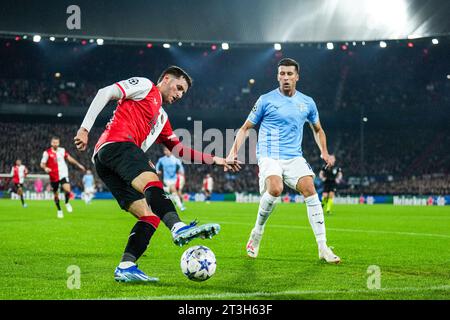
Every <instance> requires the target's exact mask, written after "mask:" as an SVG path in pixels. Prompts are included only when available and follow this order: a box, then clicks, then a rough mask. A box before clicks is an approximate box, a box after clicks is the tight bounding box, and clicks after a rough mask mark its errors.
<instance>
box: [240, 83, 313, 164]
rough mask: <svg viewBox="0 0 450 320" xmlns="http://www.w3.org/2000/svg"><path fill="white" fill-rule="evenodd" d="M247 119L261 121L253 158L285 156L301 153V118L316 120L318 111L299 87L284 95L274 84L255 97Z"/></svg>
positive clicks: (256, 122) (303, 121)
mask: <svg viewBox="0 0 450 320" xmlns="http://www.w3.org/2000/svg"><path fill="white" fill-rule="evenodd" d="M247 120H248V121H250V122H251V123H253V124H254V125H257V124H261V125H260V128H259V132H258V143H257V145H256V156H257V158H258V159H259V158H263V157H267V158H272V159H281V160H287V159H292V158H296V157H301V156H303V153H302V139H303V126H304V124H305V122H309V123H311V124H316V123H317V122H318V121H319V112H318V111H317V107H316V103H315V102H314V100H313V99H312V98H311V97H308V96H306V95H304V94H303V93H301V92H300V91H296V92H295V94H294V95H293V96H292V97H288V96H285V95H283V94H282V93H281V92H280V90H279V89H278V88H277V89H275V90H272V91H270V92H269V93H266V94H263V95H262V96H260V97H259V99H258V101H256V103H255V106H254V107H253V109H252V111H251V112H250V114H249V116H248V118H247Z"/></svg>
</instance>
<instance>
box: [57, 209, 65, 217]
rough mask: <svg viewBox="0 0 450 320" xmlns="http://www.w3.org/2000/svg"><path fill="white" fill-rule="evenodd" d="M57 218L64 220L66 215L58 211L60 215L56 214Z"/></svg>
mask: <svg viewBox="0 0 450 320" xmlns="http://www.w3.org/2000/svg"><path fill="white" fill-rule="evenodd" d="M56 217H58V218H59V219H62V218H64V214H63V212H62V210H58V213H57V214H56Z"/></svg>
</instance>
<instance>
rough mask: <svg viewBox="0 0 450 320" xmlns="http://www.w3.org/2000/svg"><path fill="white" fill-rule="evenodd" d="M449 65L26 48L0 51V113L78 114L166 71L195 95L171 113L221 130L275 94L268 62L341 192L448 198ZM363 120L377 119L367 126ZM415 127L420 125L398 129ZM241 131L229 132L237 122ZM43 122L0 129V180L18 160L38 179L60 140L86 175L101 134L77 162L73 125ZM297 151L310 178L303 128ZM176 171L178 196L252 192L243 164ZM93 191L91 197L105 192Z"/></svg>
mask: <svg viewBox="0 0 450 320" xmlns="http://www.w3.org/2000/svg"><path fill="white" fill-rule="evenodd" d="M7 41H9V43H10V44H9V45H8V46H6V45H5V43H6V42H7ZM449 54H450V46H449V44H445V43H444V42H443V43H442V44H440V45H439V46H432V45H431V44H422V45H416V46H414V48H408V47H407V46H406V45H404V46H403V45H400V44H399V45H393V46H390V47H388V48H387V49H381V48H379V46H377V45H367V46H366V47H355V48H353V47H349V48H348V49H347V50H346V51H342V50H340V49H337V50H334V51H332V50H326V49H324V48H321V49H319V48H317V47H314V46H313V47H309V46H308V47H306V46H305V47H304V48H296V49H294V48H289V47H287V48H286V49H283V51H280V52H276V51H273V49H271V48H270V49H269V48H257V47H252V48H235V49H234V50H229V51H226V52H225V51H220V50H215V51H212V50H211V49H210V48H208V47H206V48H205V47H203V48H197V47H184V46H183V47H173V48H171V49H170V50H166V49H162V48H158V47H156V46H154V47H153V48H145V47H140V46H135V45H130V46H125V45H108V46H102V47H98V46H96V45H95V44H92V45H91V44H88V45H86V46H82V45H81V44H57V43H55V44H48V47H46V48H42V47H40V46H38V45H36V44H34V43H31V42H24V41H19V42H14V41H12V40H11V41H10V40H0V68H1V70H2V74H1V76H0V105H1V104H27V105H56V106H65V107H70V108H84V109H86V108H87V107H88V106H89V104H90V102H91V101H92V99H93V97H94V96H95V94H96V92H97V90H98V89H99V88H101V87H103V86H106V85H109V84H111V83H114V82H115V81H118V80H122V79H126V78H129V77H132V76H145V77H148V78H149V79H151V80H153V81H155V82H156V80H157V78H158V76H159V73H160V72H161V71H162V70H163V69H164V68H165V67H166V66H168V65H172V64H177V65H180V66H182V67H184V68H185V69H186V70H187V71H188V72H189V73H190V74H191V76H192V77H193V78H194V85H193V87H192V89H191V90H189V92H188V94H187V95H186V96H185V98H184V99H182V100H181V101H180V102H178V103H177V105H176V108H181V109H193V110H197V112H200V113H201V112H205V110H207V112H208V113H216V114H217V117H218V118H220V117H224V116H226V112H227V110H229V109H231V110H233V111H232V112H234V110H250V109H251V107H252V106H253V104H254V103H255V101H256V100H257V98H258V97H259V95H261V94H263V93H265V92H267V91H269V90H272V89H274V88H276V87H277V82H276V63H277V61H279V60H280V59H281V58H282V57H292V58H295V59H297V60H298V61H299V62H300V82H299V84H298V89H299V90H300V91H302V92H304V93H305V94H307V95H310V96H312V97H313V98H314V100H315V101H316V104H317V106H318V109H319V113H320V114H321V115H323V116H324V117H323V119H326V120H324V121H325V123H326V124H327V125H329V126H324V127H325V131H326V133H327V137H328V140H329V149H330V151H331V152H333V153H335V154H336V158H337V165H338V166H340V167H341V168H342V169H343V172H344V179H343V182H342V184H341V185H340V187H339V190H340V192H342V193H350V194H360V193H361V192H366V193H372V194H411V193H414V194H450V190H449V185H450V183H449V182H450V181H449V179H450V178H449V176H450V165H449V163H450V155H449V153H448V150H449V147H450V129H449V126H448V125H447V126H445V125H444V126H442V125H437V123H447V124H448V123H450V116H449V115H450V112H449V108H450V79H448V77H447V74H450V63H449V59H448V56H449ZM250 80H252V81H250ZM173 112H176V110H175V111H173ZM365 115H369V119H368V121H367V122H364V123H362V124H361V126H360V121H358V120H357V121H356V123H357V126H355V125H340V124H339V122H338V121H337V120H336V119H337V118H336V117H337V116H341V117H347V118H348V119H353V118H354V119H360V118H361V117H362V116H365ZM370 115H377V117H376V118H377V120H376V121H373V119H374V118H371V117H370ZM414 115H416V116H417V117H418V118H419V121H418V122H417V121H415V122H411V123H409V119H412V117H413V116H414ZM383 117H384V118H383ZM410 117H411V118H410ZM383 119H386V122H383ZM241 120H242V121H241V122H239V123H236V124H235V127H234V129H237V128H239V126H240V125H241V124H242V122H243V121H244V120H245V119H244V118H243V119H241ZM48 122H49V121H47V122H33V123H30V122H19V121H15V122H2V121H1V120H0V146H1V147H0V172H1V173H9V172H10V170H11V165H12V164H13V162H14V161H15V160H16V159H18V158H20V159H22V160H23V162H24V164H25V165H26V166H27V167H28V168H29V170H30V172H31V173H43V172H42V170H41V169H40V167H39V162H40V159H41V156H42V152H43V151H44V150H45V149H46V148H48V147H49V143H50V138H51V137H52V136H53V135H56V136H59V137H61V145H62V146H63V147H65V148H67V150H68V151H69V152H70V153H71V154H72V156H74V157H75V158H76V159H78V160H79V161H80V162H81V163H83V164H84V165H85V166H88V167H92V165H91V162H90V157H91V155H92V151H93V146H94V144H95V141H96V140H97V138H98V136H99V135H100V134H101V132H102V129H103V128H102V127H94V129H93V131H92V132H91V134H90V145H89V150H88V151H87V152H85V153H79V152H77V151H76V150H75V147H74V146H73V143H72V140H73V136H74V135H75V133H76V131H77V128H78V126H79V123H78V122H77V123H75V122H73V123H69V124H67V123H66V124H51V123H48ZM80 122H81V121H80ZM351 123H353V124H354V123H355V122H354V121H353V122H351ZM412 123H414V124H412ZM417 123H419V124H420V125H417ZM174 129H175V128H174ZM362 130H364V132H363V131H362ZM303 150H304V156H305V158H306V159H307V160H308V162H309V163H310V164H311V165H312V167H313V169H314V171H315V172H316V174H317V175H318V173H319V170H320V168H321V166H322V165H323V162H322V160H321V159H320V154H319V151H318V149H317V146H316V145H315V142H314V139H313V136H312V134H311V132H310V130H309V128H307V127H305V133H304V139H303ZM148 155H149V159H151V160H152V161H153V162H156V161H157V159H158V157H160V156H162V149H161V147H160V146H158V145H155V146H153V147H152V148H151V149H150V150H149V153H148ZM185 169H186V187H185V191H189V192H199V191H200V189H201V187H202V186H201V184H202V179H203V177H204V175H205V174H206V173H211V174H212V176H213V177H214V180H215V184H214V186H215V187H214V191H215V192H234V191H237V192H258V177H257V176H258V168H257V166H256V165H254V164H253V165H245V166H243V170H242V171H241V172H240V173H238V174H230V173H224V172H223V171H222V170H221V168H219V167H211V166H202V165H186V166H185ZM69 171H70V178H71V183H72V184H73V185H74V186H77V187H79V188H81V177H82V173H81V172H79V171H78V170H77V169H76V168H74V167H71V166H70V165H69ZM349 177H368V178H367V181H368V183H366V184H363V186H360V185H359V183H354V182H352V181H357V180H355V179H353V180H352V179H349ZM97 181H98V186H97V188H98V190H100V191H101V190H104V186H103V184H102V183H101V182H100V181H99V180H98V179H97ZM6 182H7V180H5V179H0V190H2V189H3V190H4V189H6V188H8V186H7V185H6ZM30 183H31V182H30ZM29 187H30V188H31V187H32V186H31V185H30V186H29Z"/></svg>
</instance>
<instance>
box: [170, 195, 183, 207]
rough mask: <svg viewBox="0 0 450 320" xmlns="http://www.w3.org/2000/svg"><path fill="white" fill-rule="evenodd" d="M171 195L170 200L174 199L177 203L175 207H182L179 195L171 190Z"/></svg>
mask: <svg viewBox="0 0 450 320" xmlns="http://www.w3.org/2000/svg"><path fill="white" fill-rule="evenodd" d="M171 196H172V200H173V201H175V204H176V205H177V207H178V208H180V209H181V208H182V207H183V205H182V204H181V200H180V197H179V196H178V194H177V193H175V192H173V193H172V194H171Z"/></svg>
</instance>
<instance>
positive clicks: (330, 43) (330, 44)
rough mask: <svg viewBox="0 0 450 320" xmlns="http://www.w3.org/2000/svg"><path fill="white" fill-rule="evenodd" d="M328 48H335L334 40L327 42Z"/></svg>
mask: <svg viewBox="0 0 450 320" xmlns="http://www.w3.org/2000/svg"><path fill="white" fill-rule="evenodd" d="M327 49H328V50H333V49H334V44H333V42H327Z"/></svg>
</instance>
